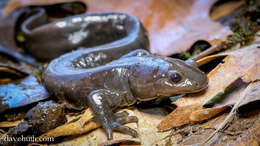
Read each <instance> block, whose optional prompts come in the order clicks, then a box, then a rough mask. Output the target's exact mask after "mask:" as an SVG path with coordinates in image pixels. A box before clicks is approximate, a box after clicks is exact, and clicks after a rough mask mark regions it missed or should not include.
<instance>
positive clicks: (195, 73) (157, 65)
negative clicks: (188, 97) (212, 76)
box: [130, 57, 208, 100]
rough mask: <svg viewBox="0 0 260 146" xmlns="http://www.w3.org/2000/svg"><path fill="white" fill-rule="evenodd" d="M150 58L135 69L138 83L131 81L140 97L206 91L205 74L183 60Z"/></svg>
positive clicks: (134, 74) (134, 73) (206, 80)
mask: <svg viewBox="0 0 260 146" xmlns="http://www.w3.org/2000/svg"><path fill="white" fill-rule="evenodd" d="M148 58H149V57H147V61H146V62H144V63H142V64H141V65H139V66H141V67H140V68H135V72H133V76H134V78H135V80H136V81H135V82H133V80H130V81H131V86H132V87H134V88H132V89H133V91H134V93H135V94H136V95H137V96H138V97H141V98H149V97H153V96H172V95H175V94H183V93H194V92H199V91H201V90H203V89H205V88H206V87H207V85H208V78H207V76H206V74H205V73H203V72H202V71H200V70H199V69H198V68H197V67H195V66H191V65H188V64H186V63H185V62H184V61H182V60H178V59H173V58H168V57H156V58H153V59H148ZM137 80H138V81H137ZM144 100H145V99H144Z"/></svg>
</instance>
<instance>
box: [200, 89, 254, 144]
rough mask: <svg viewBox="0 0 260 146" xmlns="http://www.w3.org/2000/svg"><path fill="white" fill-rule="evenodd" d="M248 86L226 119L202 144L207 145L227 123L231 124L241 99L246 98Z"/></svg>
mask: <svg viewBox="0 0 260 146" xmlns="http://www.w3.org/2000/svg"><path fill="white" fill-rule="evenodd" d="M250 87H251V86H250V85H248V86H247V88H246V89H245V90H244V92H243V93H242V94H240V98H239V99H238V101H237V102H236V103H235V105H234V106H233V108H232V110H231V111H230V113H229V114H228V115H227V117H226V118H225V120H224V121H223V122H222V123H221V124H220V125H219V126H218V128H217V129H216V130H215V131H214V132H213V133H212V134H211V135H210V136H209V137H208V138H207V139H206V140H205V141H204V143H203V144H207V143H208V142H210V141H211V140H212V138H213V137H214V136H215V135H216V134H217V133H218V132H219V131H220V130H223V129H224V128H225V127H226V126H227V124H228V123H229V122H231V121H232V120H233V118H234V115H236V112H237V109H238V108H239V106H240V105H241V103H242V101H243V99H245V97H246V96H247V93H248V91H249V90H250Z"/></svg>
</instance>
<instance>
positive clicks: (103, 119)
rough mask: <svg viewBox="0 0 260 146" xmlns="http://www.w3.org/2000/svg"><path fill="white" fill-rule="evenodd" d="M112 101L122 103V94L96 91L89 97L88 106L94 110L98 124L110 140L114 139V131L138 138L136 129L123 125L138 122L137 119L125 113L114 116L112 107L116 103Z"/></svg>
mask: <svg viewBox="0 0 260 146" xmlns="http://www.w3.org/2000/svg"><path fill="white" fill-rule="evenodd" d="M112 99H113V100H115V99H118V100H117V101H120V99H121V97H120V94H117V93H115V92H110V91H108V90H95V91H92V92H91V93H90V94H89V95H88V105H89V107H90V108H91V109H92V111H93V113H94V115H95V119H96V120H97V122H98V123H100V124H101V125H102V126H103V128H104V130H105V133H106V135H107V138H108V140H111V139H113V131H118V132H121V133H124V134H128V135H131V136H133V137H137V132H136V131H135V130H134V129H131V128H129V127H127V126H123V124H126V123H129V122H137V121H138V119H137V117H135V116H128V115H127V114H125V113H121V114H120V113H119V114H114V113H113V111H112V109H111V105H113V104H115V103H112V102H114V101H112V102H111V101H110V100H112ZM109 101H110V102H109Z"/></svg>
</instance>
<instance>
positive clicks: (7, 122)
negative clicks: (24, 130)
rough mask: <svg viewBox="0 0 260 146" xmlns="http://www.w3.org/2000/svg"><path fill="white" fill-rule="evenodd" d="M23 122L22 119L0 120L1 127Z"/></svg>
mask: <svg viewBox="0 0 260 146" xmlns="http://www.w3.org/2000/svg"><path fill="white" fill-rule="evenodd" d="M21 122H23V120H17V121H4V122H0V127H1V128H9V127H15V126H17V125H19V123H21Z"/></svg>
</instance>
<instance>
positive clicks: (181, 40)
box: [4, 0, 231, 56]
mask: <svg viewBox="0 0 260 146" xmlns="http://www.w3.org/2000/svg"><path fill="white" fill-rule="evenodd" d="M71 1H74V0H55V1H53V0H45V1H42V0H11V1H10V2H9V3H8V4H7V5H6V7H5V9H4V12H5V13H10V12H11V11H13V10H15V9H17V8H20V7H23V6H28V5H38V6H39V5H48V4H54V3H61V2H71ZM80 1H81V2H84V3H86V4H87V7H88V12H87V13H94V12H103V11H122V12H127V13H130V14H132V15H134V16H136V17H138V18H139V19H140V20H141V22H142V23H143V24H144V26H145V28H146V29H147V30H148V32H149V38H150V42H151V52H152V53H157V54H160V55H166V56H168V55H171V54H174V53H179V52H182V51H186V50H188V49H189V48H190V47H191V46H192V45H193V44H194V43H195V42H196V41H198V40H206V41H209V42H211V41H212V42H214V41H215V40H216V39H220V40H225V38H226V36H227V35H228V34H230V33H231V31H230V29H229V27H227V26H223V25H221V24H220V23H218V22H215V21H213V20H212V19H211V18H210V16H209V15H210V10H211V7H212V6H213V4H214V3H215V2H216V1H217V0H185V1H183V0H161V1H157V0H144V1H132V0H121V1H118V0H109V1H107V0H99V1H96V0H80Z"/></svg>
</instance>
